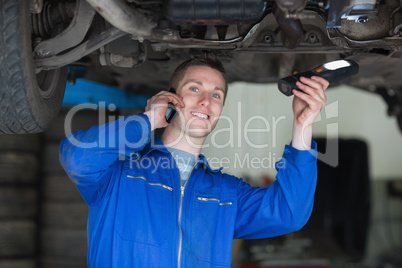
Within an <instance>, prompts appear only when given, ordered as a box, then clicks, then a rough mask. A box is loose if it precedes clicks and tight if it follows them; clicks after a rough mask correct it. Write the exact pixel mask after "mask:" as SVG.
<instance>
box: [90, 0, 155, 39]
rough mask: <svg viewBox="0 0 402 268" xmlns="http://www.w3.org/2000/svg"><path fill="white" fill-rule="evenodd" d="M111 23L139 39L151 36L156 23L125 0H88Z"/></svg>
mask: <svg viewBox="0 0 402 268" xmlns="http://www.w3.org/2000/svg"><path fill="white" fill-rule="evenodd" d="M87 1H88V3H89V4H91V6H92V7H93V8H94V9H95V10H96V11H97V12H98V13H99V14H100V15H102V17H104V18H105V20H107V21H108V22H109V23H110V24H112V25H113V26H115V27H116V28H117V29H120V30H121V31H123V32H126V33H129V34H131V35H133V36H135V37H137V38H138V39H142V38H144V37H147V36H150V35H151V33H152V29H153V28H155V26H156V23H155V22H153V21H152V20H151V18H148V17H146V16H145V15H144V14H143V13H141V12H140V11H138V10H136V9H131V8H129V7H128V6H127V5H126V4H125V3H124V2H123V1H119V0H118V1H109V0H87Z"/></svg>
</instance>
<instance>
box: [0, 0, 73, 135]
mask: <svg viewBox="0 0 402 268" xmlns="http://www.w3.org/2000/svg"><path fill="white" fill-rule="evenodd" d="M29 2H30V1H26V0H18V1H16V0H0V68H1V72H0V133H9V134H12V133H18V134H23V133H38V132H42V131H44V130H45V129H46V128H47V126H48V125H49V124H50V122H52V120H53V118H54V117H55V116H56V115H57V113H58V111H59V109H60V107H61V104H62V101H63V96H64V90H65V86H66V81H67V71H68V69H67V68H68V67H67V66H66V67H62V68H59V69H54V70H49V71H41V72H39V73H38V74H36V71H35V65H34V61H33V56H32V55H33V53H32V39H33V37H32V35H31V28H32V27H31V19H30V16H31V15H30V9H29Z"/></svg>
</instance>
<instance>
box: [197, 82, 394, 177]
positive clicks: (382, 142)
mask: <svg viewBox="0 0 402 268" xmlns="http://www.w3.org/2000/svg"><path fill="white" fill-rule="evenodd" d="M291 105H292V98H291V97H285V96H284V95H282V94H281V93H280V92H279V91H278V89H277V88H276V84H268V85H259V84H258V85H257V84H256V85H254V84H246V83H235V84H232V85H230V88H229V95H228V97H227V100H226V104H225V107H224V110H223V117H222V120H221V121H220V122H219V124H218V126H217V128H216V130H215V133H213V134H211V135H210V136H209V138H208V140H207V143H206V148H204V149H203V153H204V154H205V155H206V156H207V157H209V158H210V159H211V160H215V161H216V164H217V165H218V164H219V162H218V159H224V161H221V163H220V164H221V165H223V166H224V167H228V168H226V169H224V171H225V172H227V173H230V174H234V175H236V176H245V175H246V176H249V177H251V178H252V179H258V178H259V177H261V176H262V175H264V174H267V173H268V174H270V175H272V176H274V175H275V174H276V171H275V170H274V166H273V165H272V162H273V161H274V160H276V161H277V160H278V159H280V157H281V156H282V152H283V147H284V145H285V144H288V143H289V142H290V140H291V137H292V136H291V135H292V133H291V131H292V121H293V114H292V108H291ZM248 120H251V121H248ZM244 128H247V129H249V131H250V132H248V133H246V134H245V133H244ZM229 129H234V133H233V136H232V137H230V135H229ZM256 129H259V130H260V132H259V133H258V131H257V130H256ZM337 134H338V135H339V137H340V138H358V139H362V140H364V141H366V142H367V143H368V146H369V154H370V158H369V160H370V174H371V178H372V179H373V180H381V179H389V178H397V179H402V165H401V160H402V134H401V132H400V131H399V129H398V127H397V122H396V119H395V118H393V117H388V116H387V107H386V104H385V102H384V101H383V100H382V98H381V97H380V96H378V95H376V94H372V93H369V92H366V91H363V90H358V89H355V88H351V87H346V86H342V87H336V88H330V89H329V90H328V91H327V105H326V109H323V111H322V113H321V115H320V117H319V118H318V119H317V122H316V123H315V124H314V135H315V136H323V137H325V136H327V135H328V136H330V137H334V136H336V135H337ZM214 144H215V146H213V145H214ZM216 145H218V146H216ZM255 145H258V146H255ZM256 147H265V148H256ZM247 154H248V156H249V158H248V159H250V161H251V159H253V158H254V160H255V164H254V165H253V166H254V167H253V166H252V165H251V164H249V165H247V161H245V160H247V158H246V157H247ZM215 157H216V158H215ZM269 157H270V159H268V158H269ZM226 158H227V159H229V160H227V159H226ZM259 159H261V163H260V164H258V160H259ZM217 165H216V166H217ZM267 166H269V168H268V169H266V168H264V167H267ZM256 167H257V168H256ZM258 167H260V168H258Z"/></svg>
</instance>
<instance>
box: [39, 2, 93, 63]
mask: <svg viewBox="0 0 402 268" xmlns="http://www.w3.org/2000/svg"><path fill="white" fill-rule="evenodd" d="M94 15H95V10H94V9H93V8H92V6H91V5H89V4H88V3H87V1H85V0H77V5H76V7H75V16H74V18H73V20H72V21H71V23H70V25H69V26H68V27H67V29H65V30H64V31H63V32H62V33H60V34H59V35H57V36H55V37H54V38H51V39H47V40H45V41H43V42H40V43H39V44H38V45H37V46H36V47H35V50H34V52H35V53H36V54H37V55H38V56H40V57H48V56H53V55H57V54H59V53H60V52H62V51H64V50H66V49H68V48H71V47H74V46H76V45H78V44H79V43H81V42H82V41H83V40H84V37H85V35H86V34H87V32H88V29H89V27H90V25H91V23H92V20H93V18H94Z"/></svg>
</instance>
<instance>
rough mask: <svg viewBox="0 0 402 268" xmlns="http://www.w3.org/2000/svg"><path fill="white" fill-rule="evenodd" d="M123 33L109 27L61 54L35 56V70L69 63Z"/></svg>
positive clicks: (123, 33) (49, 68) (53, 67)
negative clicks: (42, 56)
mask: <svg viewBox="0 0 402 268" xmlns="http://www.w3.org/2000/svg"><path fill="white" fill-rule="evenodd" d="M124 35H126V33H125V32H122V31H120V30H119V29H116V28H110V29H107V30H105V31H103V32H102V33H100V34H99V35H97V36H95V37H94V38H92V39H90V40H88V41H85V42H83V43H82V44H80V45H79V46H78V47H76V48H74V49H73V50H72V51H70V52H67V53H65V54H63V55H59V56H57V55H56V56H51V57H47V58H36V59H35V63H36V66H37V71H39V70H51V69H55V68H59V67H61V66H65V65H66V64H67V65H68V64H70V63H73V62H75V61H77V60H79V59H81V58H82V57H84V56H86V55H88V54H90V53H91V52H94V51H95V50H97V49H99V48H101V47H103V46H104V45H106V44H109V43H110V42H112V41H114V40H116V39H118V38H120V37H122V36H124Z"/></svg>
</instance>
